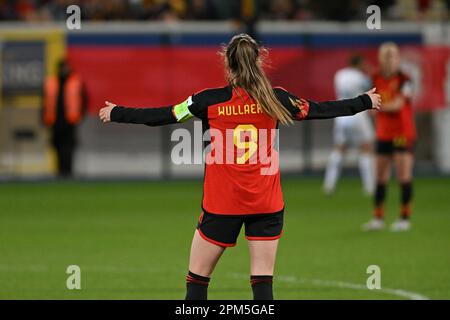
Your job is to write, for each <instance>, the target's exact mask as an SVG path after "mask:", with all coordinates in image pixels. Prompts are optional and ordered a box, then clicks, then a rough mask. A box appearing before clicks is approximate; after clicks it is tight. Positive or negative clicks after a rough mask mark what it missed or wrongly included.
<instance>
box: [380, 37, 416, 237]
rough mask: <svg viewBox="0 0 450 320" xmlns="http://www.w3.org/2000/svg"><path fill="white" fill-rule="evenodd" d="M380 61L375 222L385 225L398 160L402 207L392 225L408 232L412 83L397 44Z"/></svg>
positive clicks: (385, 47) (413, 135)
mask: <svg viewBox="0 0 450 320" xmlns="http://www.w3.org/2000/svg"><path fill="white" fill-rule="evenodd" d="M379 60H380V71H379V72H378V73H377V74H375V75H374V76H373V85H374V87H376V88H377V91H378V92H379V94H380V95H381V98H382V101H383V105H382V111H381V112H378V113H377V114H376V117H375V123H376V138H377V147H376V157H377V186H376V192H375V210H374V217H375V221H374V223H375V225H377V224H378V226H379V227H383V223H382V220H383V218H384V201H385V198H386V185H387V183H388V181H389V178H390V173H391V164H392V162H394V163H395V167H396V168H395V169H396V173H397V180H398V182H399V183H400V187H401V210H400V220H398V221H397V222H395V223H394V224H393V225H392V226H391V228H392V230H393V231H404V230H407V229H409V226H410V223H409V221H408V219H409V217H410V215H411V199H412V168H413V151H414V144H415V142H416V138H417V135H416V127H415V123H414V112H413V109H412V106H411V95H412V83H411V80H410V79H409V77H408V76H407V75H405V74H404V73H403V72H401V71H400V70H399V61H400V59H399V50H398V48H397V46H396V45H395V44H393V43H386V44H384V45H382V46H381V47H380V53H379ZM375 229H377V228H375Z"/></svg>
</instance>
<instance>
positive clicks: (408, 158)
mask: <svg viewBox="0 0 450 320" xmlns="http://www.w3.org/2000/svg"><path fill="white" fill-rule="evenodd" d="M394 162H395V170H396V173H397V181H398V182H399V184H400V188H401V192H400V193H401V210H400V219H399V220H397V221H396V222H394V223H393V224H392V225H391V230H392V231H407V230H409V229H410V227H411V223H410V221H409V217H410V215H411V198H412V178H413V177H412V172H413V166H414V157H413V154H412V153H411V152H406V151H405V152H397V153H395V155H394Z"/></svg>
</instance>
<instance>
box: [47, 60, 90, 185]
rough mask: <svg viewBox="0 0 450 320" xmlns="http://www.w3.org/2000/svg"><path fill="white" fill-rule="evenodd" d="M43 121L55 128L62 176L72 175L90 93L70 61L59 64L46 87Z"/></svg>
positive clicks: (62, 61) (55, 142) (54, 141)
mask: <svg viewBox="0 0 450 320" xmlns="http://www.w3.org/2000/svg"><path fill="white" fill-rule="evenodd" d="M43 102H44V106H43V118H44V119H43V120H44V123H45V125H46V126H47V127H48V128H50V129H51V134H52V140H51V141H52V144H53V147H54V148H55V151H56V154H57V158H58V159H57V160H58V175H59V176H61V177H70V176H71V175H72V163H73V161H72V159H73V155H74V151H75V147H76V128H77V125H78V124H79V123H80V122H81V120H82V117H83V115H84V113H85V110H86V92H85V90H84V87H83V83H82V81H81V79H80V77H79V76H78V75H77V74H76V73H74V72H73V70H72V69H71V68H70V66H69V64H68V62H67V60H65V59H63V60H61V61H60V62H59V64H58V74H57V75H56V76H50V77H48V78H47V79H46V81H45V86H44V99H43Z"/></svg>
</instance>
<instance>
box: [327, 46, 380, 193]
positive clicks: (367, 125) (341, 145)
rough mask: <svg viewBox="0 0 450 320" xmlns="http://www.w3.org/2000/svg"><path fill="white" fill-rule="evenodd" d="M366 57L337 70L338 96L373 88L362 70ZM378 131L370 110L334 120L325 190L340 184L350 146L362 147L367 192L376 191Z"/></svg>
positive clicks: (362, 163)
mask: <svg viewBox="0 0 450 320" xmlns="http://www.w3.org/2000/svg"><path fill="white" fill-rule="evenodd" d="M362 63H363V59H362V57H361V56H359V55H355V56H352V57H351V58H350V65H349V66H348V67H346V68H343V69H341V70H339V71H338V72H336V75H335V77H334V86H335V90H336V95H337V98H338V99H346V98H349V97H354V96H357V95H359V94H361V93H363V92H365V91H367V89H368V88H370V84H371V83H370V78H369V77H368V76H367V75H366V74H365V73H364V72H363V71H362V70H361V67H362ZM373 140H374V131H373V126H372V123H371V121H370V119H369V115H368V114H367V113H366V112H361V113H358V114H356V115H354V116H348V117H340V118H336V119H335V120H334V149H333V151H332V152H331V155H330V158H329V160H328V165H327V169H326V173H325V181H324V186H323V189H324V192H325V193H326V194H331V193H332V192H333V191H334V190H335V187H336V183H337V180H338V179H339V174H340V170H341V165H342V160H343V157H344V155H345V152H346V150H347V148H348V147H357V148H359V151H360V154H359V170H360V174H361V179H362V183H363V188H364V191H365V192H366V193H367V194H372V193H373V191H374V186H375V182H374V170H373V155H372V149H373Z"/></svg>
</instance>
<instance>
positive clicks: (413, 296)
mask: <svg viewBox="0 0 450 320" xmlns="http://www.w3.org/2000/svg"><path fill="white" fill-rule="evenodd" d="M230 276H232V277H238V278H247V277H248V276H247V275H243V274H240V273H230ZM276 279H277V281H281V282H287V283H301V284H312V285H314V286H318V287H331V288H345V289H352V290H361V291H366V290H367V291H373V292H383V293H387V294H391V295H394V296H398V297H402V298H407V299H410V300H430V298H428V297H426V296H424V295H421V294H420V293H416V292H411V291H406V290H403V289H391V288H381V289H377V290H369V289H368V288H367V286H365V285H363V284H359V283H351V282H344V281H335V280H321V279H308V278H297V277H295V276H277V277H276Z"/></svg>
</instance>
